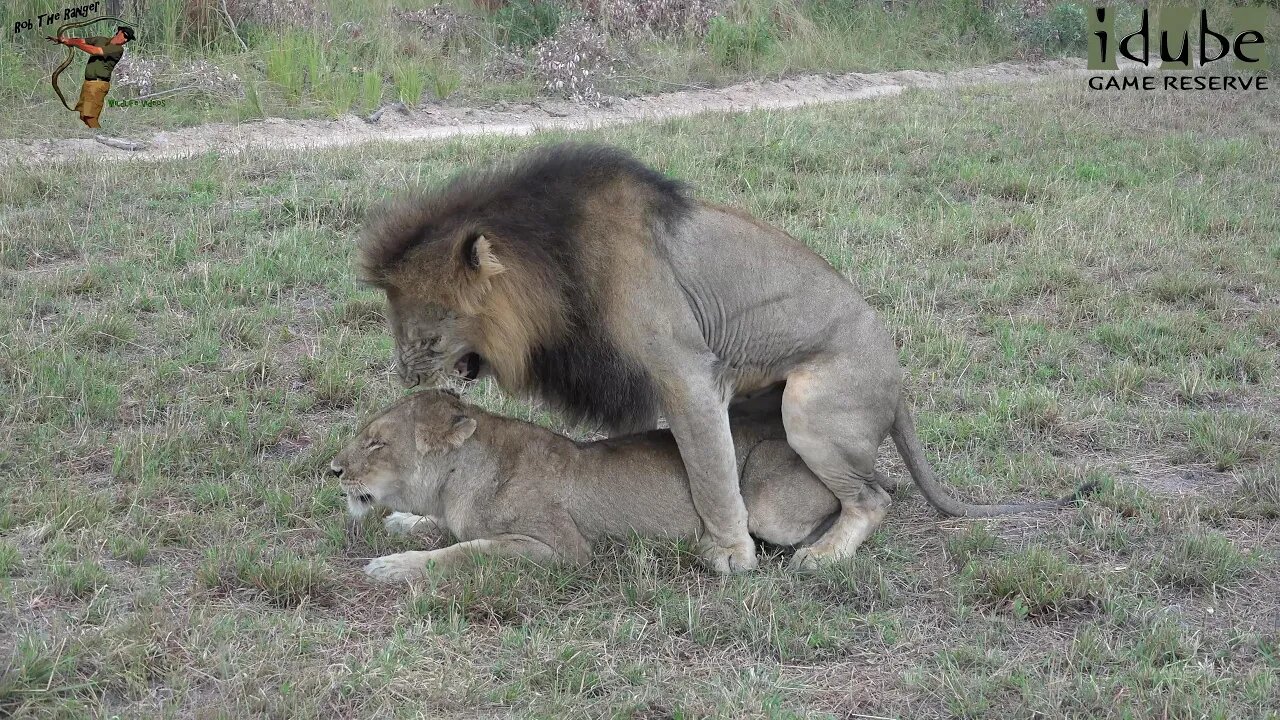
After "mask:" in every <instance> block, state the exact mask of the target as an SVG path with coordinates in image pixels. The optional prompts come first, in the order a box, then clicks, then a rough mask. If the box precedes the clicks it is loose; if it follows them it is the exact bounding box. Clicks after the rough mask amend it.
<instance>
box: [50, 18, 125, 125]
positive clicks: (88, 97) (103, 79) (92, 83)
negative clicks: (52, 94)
mask: <svg viewBox="0 0 1280 720" xmlns="http://www.w3.org/2000/svg"><path fill="white" fill-rule="evenodd" d="M132 39H133V28H131V27H128V26H125V25H121V26H120V27H117V28H116V34H115V35H112V36H111V37H106V36H101V35H99V36H95V37H88V38H76V37H62V36H58V37H50V38H49V40H50V41H52V42H56V43H58V44H60V45H66V46H67V47H72V48H79V49H81V50H83V51H85V52H87V53H89V62H88V63H86V64H85V67H84V84H83V85H81V86H80V100H79V101H77V102H76V107H75V110H76V112H78V113H80V119H81V120H82V121H84V124H85V125H88V126H89V127H91V128H96V127H99V125H98V116H99V115H101V114H102V105H103V103H105V102H106V100H107V91H108V90H110V89H111V71H112V70H115V68H116V63H118V62H120V58H122V57H124V45H125V43H127V42H129V41H130V40H132ZM55 78H56V76H55ZM54 82H55V85H54V87H55V88H56V87H57V84H56V82H57V81H56V79H55V81H54ZM64 103H65V101H64Z"/></svg>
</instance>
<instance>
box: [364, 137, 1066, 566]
mask: <svg viewBox="0 0 1280 720" xmlns="http://www.w3.org/2000/svg"><path fill="white" fill-rule="evenodd" d="M359 250H360V266H361V275H362V279H363V280H364V281H366V282H368V283H370V284H372V285H374V286H377V287H379V288H382V289H383V290H384V291H385V292H386V295H387V302H388V319H389V321H390V325H391V330H392V332H393V334H394V336H395V341H396V357H397V365H398V372H399V374H400V378H401V380H402V381H403V382H404V383H405V384H406V385H408V386H411V387H412V386H416V385H418V384H420V383H423V382H427V383H435V382H437V381H439V380H441V379H442V378H443V377H444V376H445V375H448V374H453V373H456V374H459V375H462V376H464V377H466V378H469V379H474V378H476V377H478V376H480V375H482V374H492V376H493V377H494V378H496V380H497V382H498V384H499V385H501V386H502V387H503V388H504V389H505V390H507V391H509V392H514V393H529V394H534V395H538V396H541V397H542V398H543V399H545V400H547V401H549V402H550V403H552V404H553V405H555V406H558V407H559V408H560V409H561V410H563V411H565V412H566V413H567V414H568V415H570V416H571V417H572V418H574V419H578V420H588V421H592V422H595V423H598V424H600V425H602V426H603V427H605V428H606V429H608V430H610V431H613V432H624V431H630V430H638V429H651V428H654V427H656V421H657V419H658V417H659V415H663V416H665V417H666V420H667V422H668V423H669V425H670V427H671V432H672V434H673V435H674V436H675V439H676V442H677V444H678V445H679V448H680V456H681V458H682V459H683V461H684V465H685V467H686V469H687V470H688V475H689V483H690V486H691V488H692V497H693V504H694V507H695V508H696V509H697V512H698V516H699V517H700V518H701V519H702V522H703V525H704V526H705V529H706V533H705V535H704V536H703V540H702V542H701V543H700V547H699V550H700V552H701V554H702V555H703V559H704V561H705V562H706V564H707V565H708V566H709V567H710V568H712V569H713V570H715V571H717V572H730V571H738V570H745V569H749V568H752V567H754V566H755V565H756V553H755V544H754V543H753V542H752V540H751V536H750V534H749V533H748V515H747V512H746V508H745V506H744V504H743V500H742V497H741V495H740V493H739V489H738V478H737V475H736V473H735V472H734V470H735V457H736V455H735V451H734V444H733V438H732V436H731V433H730V428H729V415H728V409H729V405H730V403H731V402H732V401H733V400H734V399H735V398H736V397H741V396H744V395H747V394H750V393H753V392H757V391H762V390H766V389H769V388H773V387H776V386H778V385H784V386H785V390H784V392H783V394H782V399H781V402H780V405H781V411H780V412H781V417H782V422H783V424H784V426H785V428H786V438H787V442H788V443H789V444H790V446H791V447H792V448H794V450H795V451H796V452H797V453H798V454H799V455H800V457H801V458H803V459H804V462H805V464H806V465H808V467H809V468H810V469H811V470H812V471H813V473H814V474H815V475H817V476H818V478H819V479H821V481H822V483H823V484H824V485H825V486H826V487H827V488H828V489H829V490H830V491H831V492H832V493H833V494H834V495H835V496H836V497H837V498H838V499H839V501H840V514H839V516H838V517H837V518H836V521H835V522H834V523H833V524H832V525H831V527H830V529H829V530H827V532H826V533H825V534H824V535H823V536H822V537H821V538H820V539H819V540H818V541H817V542H816V543H814V544H813V545H811V546H809V547H807V548H805V549H803V550H801V551H800V552H799V553H797V554H796V562H797V563H798V564H799V565H800V566H801V567H806V566H810V565H813V564H817V563H821V562H824V561H834V560H838V559H841V558H845V557H849V556H850V555H852V554H853V552H854V551H855V550H856V549H857V547H858V546H859V545H860V544H861V543H862V542H863V540H865V539H866V538H867V536H868V535H870V534H871V532H872V531H873V530H874V529H875V527H876V526H877V525H878V524H879V523H880V521H881V520H882V519H883V518H884V516H885V513H886V510H887V507H888V505H889V495H888V494H887V493H886V492H885V491H884V490H883V489H882V488H880V487H878V486H877V484H876V483H875V467H874V466H875V457H876V449H877V448H878V447H879V446H880V443H881V442H882V441H883V440H884V438H885V436H886V435H892V437H893V440H894V444H895V445H897V447H898V452H899V453H900V454H901V455H902V457H903V460H904V461H905V463H906V465H907V468H908V469H909V470H910V472H911V474H912V477H913V478H914V479H915V481H916V483H917V484H918V485H919V486H920V488H921V490H922V491H923V492H925V493H926V494H927V495H929V496H930V499H931V501H933V503H934V505H935V506H937V507H939V508H940V509H941V510H942V511H943V512H945V513H947V514H950V515H969V516H978V515H991V514H996V513H1002V512H1013V511H1022V510H1030V509H1035V508H1040V507H1055V506H1056V503H1047V504H1046V503H1041V504H1030V505H995V506H992V505H968V504H965V503H961V502H957V501H956V500H955V499H954V498H951V497H949V496H947V495H946V494H945V492H944V491H943V490H942V489H941V488H940V487H939V486H938V484H937V483H936V482H935V481H934V479H933V473H932V470H931V469H930V467H929V464H928V462H927V461H926V459H925V456H924V453H923V451H922V448H921V446H920V442H919V439H918V438H917V436H916V431H915V428H914V426H913V424H912V420H911V413H910V410H909V408H908V406H907V404H906V402H905V400H904V398H903V397H902V372H901V369H900V368H899V366H898V354H897V350H896V349H895V348H894V344H893V340H892V338H891V337H890V335H889V333H888V332H887V331H886V330H885V328H884V326H883V325H882V324H881V323H880V320H879V319H878V318H877V317H876V313H875V311H874V310H873V309H872V308H871V307H870V306H869V305H868V304H867V303H866V301H865V300H863V298H862V296H861V295H860V294H859V293H858V292H857V291H856V290H855V289H854V287H853V286H852V285H851V284H850V283H849V282H848V281H847V280H846V279H845V278H844V277H843V276H842V275H840V273H838V272H836V271H835V270H834V269H833V268H832V267H831V266H830V265H828V264H827V263H826V262H825V261H824V260H823V259H822V258H820V257H819V256H818V255H817V254H815V253H814V252H813V251H812V250H810V249H809V248H808V247H806V246H805V245H804V243H801V242H799V241H798V240H796V239H794V238H792V237H791V236H789V235H787V234H786V233H784V232H782V231H781V230H778V229H777V228H774V227H771V226H769V225H767V224H765V223H763V222H761V221H759V220H756V219H755V218H752V217H751V216H750V215H747V214H745V213H742V212H738V211H735V210H732V209H729V208H725V207H720V206H717V205H711V204H707V203H702V202H699V201H697V200H695V199H694V198H692V197H691V196H690V195H689V194H688V193H687V192H686V190H685V189H684V187H683V186H682V185H680V184H679V183H677V182H675V181H673V180H670V179H668V178H666V177H664V176H662V175H661V174H659V173H657V172H655V171H653V170H651V169H649V168H647V167H645V166H644V165H642V164H640V163H639V162H638V161H636V160H635V159H633V158H631V157H630V156H628V155H626V154H624V153H623V152H621V151H619V150H616V149H612V148H608V147H599V146H590V145H575V144H566V145H557V146H551V147H546V148H543V149H540V150H536V151H534V152H532V153H530V154H529V155H528V156H527V157H525V158H524V159H523V160H521V161H519V162H517V163H515V164H513V165H510V166H507V167H504V168H499V169H495V170H491V171H488V172H480V173H473V174H470V175H465V176H463V177H460V178H458V179H456V180H454V181H453V182H451V183H450V184H448V185H447V186H445V187H444V188H442V189H441V190H439V191H437V192H435V193H432V194H429V195H425V196H419V197H413V198H408V199H406V200H403V201H401V202H400V203H398V204H397V205H395V206H393V207H392V208H390V209H389V210H388V211H386V212H385V213H384V214H383V216H382V217H381V218H380V219H379V220H377V221H375V222H374V223H373V224H372V225H371V227H370V228H369V230H368V231H367V232H366V233H365V235H364V237H363V238H362V240H361V243H360V248H359Z"/></svg>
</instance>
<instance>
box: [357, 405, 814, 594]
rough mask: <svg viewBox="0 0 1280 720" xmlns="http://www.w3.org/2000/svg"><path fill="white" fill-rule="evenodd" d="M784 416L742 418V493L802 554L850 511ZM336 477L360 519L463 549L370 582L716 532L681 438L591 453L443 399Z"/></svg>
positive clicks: (383, 570) (399, 565) (410, 414)
mask: <svg viewBox="0 0 1280 720" xmlns="http://www.w3.org/2000/svg"><path fill="white" fill-rule="evenodd" d="M775 402H776V401H775ZM771 412H773V407H770V406H766V409H765V412H761V413H752V412H751V411H750V410H744V411H743V412H741V413H735V417H734V439H735V442H736V444H737V445H738V447H739V458H738V469H739V472H740V474H741V478H742V481H741V482H742V484H741V487H742V492H743V495H744V496H745V498H746V502H747V507H748V509H749V511H750V514H751V526H750V529H751V531H752V533H753V534H755V535H756V536H757V537H760V538H761V539H763V540H765V541H768V542H772V543H774V544H778V545H795V544H798V543H800V542H802V541H804V540H805V538H807V537H808V536H810V535H811V534H812V533H814V531H815V530H816V529H818V528H819V527H820V526H821V525H822V523H823V522H824V521H825V520H827V519H828V518H829V517H830V516H832V514H833V513H835V512H836V511H837V510H838V509H839V504H838V503H837V501H836V498H835V496H834V495H832V494H831V493H830V492H828V491H827V490H826V488H825V487H824V486H823V485H822V483H821V482H820V481H819V480H818V479H817V478H816V477H815V476H814V475H813V474H812V473H810V472H809V471H808V469H807V468H806V467H805V465H804V463H803V462H802V461H801V460H800V458H799V457H798V456H797V455H796V454H795V453H794V452H793V451H792V450H791V449H790V447H788V446H787V444H786V441H785V440H784V439H783V438H782V428H781V425H780V423H779V422H778V420H777V418H776V417H773V415H771V414H769V413H771ZM332 467H333V469H334V471H335V472H339V471H340V478H341V482H342V485H343V488H344V489H345V491H346V492H347V495H348V502H349V503H350V509H351V512H352V514H353V515H356V516H361V515H364V514H365V513H366V512H367V511H368V510H369V509H371V508H373V507H375V506H378V507H384V508H388V509H390V510H392V511H393V516H392V518H389V521H388V528H389V529H391V528H394V529H398V530H401V531H403V530H407V529H409V528H414V527H421V526H423V523H425V525H426V526H428V527H436V528H439V529H444V530H448V531H449V532H450V533H452V534H453V535H454V536H455V537H457V538H458V540H460V541H462V542H461V544H460V545H455V546H452V547H449V548H444V549H442V550H434V551H430V552H408V553H398V554H396V555H390V556H386V557H382V558H378V559H376V560H374V561H372V562H370V563H369V564H368V566H367V568H366V570H367V571H368V572H369V573H370V574H371V575H373V576H375V577H378V578H382V579H395V580H405V579H412V578H414V577H419V576H421V575H422V574H423V573H424V572H429V571H437V572H444V571H447V570H450V569H452V568H454V567H457V566H458V565H460V564H463V563H465V562H468V561H470V560H472V559H473V558H474V557H475V555H476V554H497V555H518V556H521V557H527V558H529V559H532V560H535V561H538V562H581V561H585V560H586V559H588V558H589V556H590V546H591V543H592V542H593V541H595V540H597V539H600V538H604V537H621V536H627V535H631V534H638V535H641V536H645V537H662V538H697V537H698V536H700V535H701V534H702V532H703V526H702V522H701V520H699V518H698V513H697V511H696V510H695V509H694V507H693V500H692V498H691V497H690V493H689V487H688V477H687V475H685V472H684V466H683V464H682V463H681V462H680V453H679V450H678V449H677V447H676V444H675V440H674V439H673V438H672V436H671V434H670V433H669V432H666V431H654V432H649V433H644V434H639V435H632V436H628V437H623V438H615V439H611V440H604V441H599V442H596V443H586V444H579V443H575V442H573V441H571V440H569V439H567V438H565V437H563V436H560V435H556V434H554V433H552V432H550V431H547V430H545V429H543V428H540V427H538V426H536V425H532V424H530V423H526V422H523V421H519V420H514V419H510V418H503V417H498V416H495V415H491V414H489V413H487V412H485V411H483V410H481V409H479V408H476V407H473V406H470V405H467V404H465V403H463V402H461V401H460V400H458V399H457V398H456V397H455V396H453V395H451V394H449V393H446V392H442V391H436V390H431V391H425V392H421V393H417V394H416V395H413V396H411V397H410V398H409V399H407V400H405V401H402V402H400V403H398V404H396V405H394V406H392V407H391V408H389V409H388V410H386V411H385V412H384V413H383V414H382V415H380V416H379V417H377V418H376V419H374V420H373V421H372V422H370V423H369V424H368V425H367V426H366V427H365V428H364V429H363V430H362V431H361V432H360V434H359V435H357V436H356V437H355V438H354V439H353V440H352V441H351V442H350V443H349V444H348V445H347V447H346V448H345V449H344V450H342V452H340V453H339V454H338V456H337V457H336V458H335V459H334V461H333V466H332ZM362 497H364V499H363V500H361V499H360V498H362Z"/></svg>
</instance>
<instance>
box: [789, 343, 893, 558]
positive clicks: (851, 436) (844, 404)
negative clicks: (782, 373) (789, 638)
mask: <svg viewBox="0 0 1280 720" xmlns="http://www.w3.org/2000/svg"><path fill="white" fill-rule="evenodd" d="M894 360H895V361H896V358H894ZM884 369H886V370H888V372H875V371H874V370H875V369H874V368H869V367H868V366H867V364H863V365H860V366H858V367H853V368H851V367H848V366H846V365H835V366H827V367H820V368H811V369H807V370H802V371H798V372H796V373H793V374H792V376H791V377H789V378H788V379H787V388H786V391H785V392H784V394H783V403H782V420H783V425H784V427H785V428H786V431H787V443H788V444H789V445H791V447H792V448H793V449H794V450H795V451H796V453H797V454H799V455H800V457H801V458H803V459H804V462H805V464H806V465H808V466H809V469H810V470H812V471H813V473H814V474H815V475H817V476H818V479H820V480H821V481H822V484H823V485H826V486H827V489H828V490H830V491H831V493H832V494H834V495H835V496H836V499H838V500H839V501H840V514H839V515H838V516H837V517H836V520H835V522H834V523H833V524H832V525H831V527H830V529H828V530H827V531H826V532H825V533H824V534H822V536H821V537H819V538H818V540H817V541H816V542H814V543H813V544H812V545H810V546H809V547H806V548H803V549H801V550H800V551H798V552H797V553H796V555H795V558H794V559H793V560H792V563H793V565H794V566H796V567H799V568H810V567H816V566H819V565H823V564H829V563H832V562H837V561H840V560H844V559H846V558H849V557H852V556H853V554H854V553H855V552H856V551H857V549H858V547H859V546H861V545H862V543H863V541H865V540H866V539H867V538H868V537H870V536H871V533H873V532H874V531H875V529H876V528H877V527H878V526H879V525H880V522H881V521H882V520H883V519H884V516H885V515H886V514H887V513H888V510H889V503H890V497H889V493H887V492H885V490H884V488H882V487H881V485H880V483H878V482H877V473H876V469H875V461H876V450H877V449H878V448H879V446H880V443H881V442H882V441H883V440H884V438H885V436H886V435H887V434H888V431H889V427H890V426H891V425H892V423H893V409H894V408H895V407H896V398H897V392H898V384H897V379H896V375H895V374H894V373H895V372H896V366H895V367H894V368H891V369H890V368H884ZM881 477H883V476H881Z"/></svg>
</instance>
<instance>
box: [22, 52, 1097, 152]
mask: <svg viewBox="0 0 1280 720" xmlns="http://www.w3.org/2000/svg"><path fill="white" fill-rule="evenodd" d="M1083 71H1084V63H1083V61H1078V60H1051V61H1044V62H1037V63H999V64H995V65H988V66H984V67H977V68H968V69H965V70H957V71H954V72H941V73H940V72H922V71H915V70H904V71H897V72H882V73H849V74H845V75H803V76H797V77H793V78H787V79H783V80H753V81H749V82H744V83H739V84H737V85H730V86H727V87H722V88H717V89H712V90H685V91H680V92H671V93H663V94H660V95H650V96H641V97H634V98H624V99H614V100H613V101H612V102H611V103H610V104H609V105H608V106H606V107H587V106H583V105H577V104H573V103H568V102H556V101H540V102H537V103H528V104H517V105H513V106H510V107H500V108H486V109H477V108H465V107H448V106H435V105H428V106H423V107H420V108H417V109H414V110H409V111H407V112H397V111H394V110H388V111H386V112H384V113H382V116H381V118H380V119H379V120H378V121H377V122H373V123H371V122H367V121H366V120H364V119H363V118H359V117H356V116H354V115H344V116H343V117H340V118H338V119H336V120H284V119H280V118H269V119H266V120H262V121H256V122H248V123H238V124H228V123H218V124H210V125H200V126H195V127H189V128H183V129H180V130H167V131H162V132H157V133H155V134H154V135H152V136H150V137H134V138H128V140H130V141H133V142H136V143H138V144H139V145H140V146H141V149H138V150H125V149H119V148H115V147H108V146H107V145H104V144H102V143H100V142H97V141H96V140H95V139H94V137H93V136H92V135H89V134H86V135H85V137H83V138H65V139H55V140H4V141H0V158H3V159H2V160H0V164H5V163H14V162H18V163H36V162H50V161H54V162H57V161H66V160H76V159H101V160H120V159H125V158H127V159H131V160H142V161H145V160H166V159H172V158H181V157H189V156H194V155H203V154H205V153H209V152H214V153H218V154H222V155H235V154H238V153H244V152H255V151H260V150H263V149H309V148H328V147H340V146H350V145H360V144H363V143H370V142H411V141H416V140H439V139H445V138H454V137H463V136H470V135H529V134H533V133H536V132H539V131H543V130H578V129H588V128H597V127H606V126H611V125H622V124H626V123H633V122H642V121H646V120H660V119H664V118H673V117H681V116H685V115H695V114H699V113H706V112H741V111H747V110H756V109H785V108H794V107H800V106H804V105H816V104H824V103H838V102H848V101H855V100H866V99H872V98H880V97H886V96H890V95H896V94H898V93H901V92H902V91H904V90H906V89H908V88H913V87H922V88H932V87H953V86H962V85H974V84H984V83H993V84H1007V83H1026V82H1035V81H1038V80H1042V79H1045V78H1052V77H1060V76H1063V75H1068V74H1075V73H1080V72H1083Z"/></svg>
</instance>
